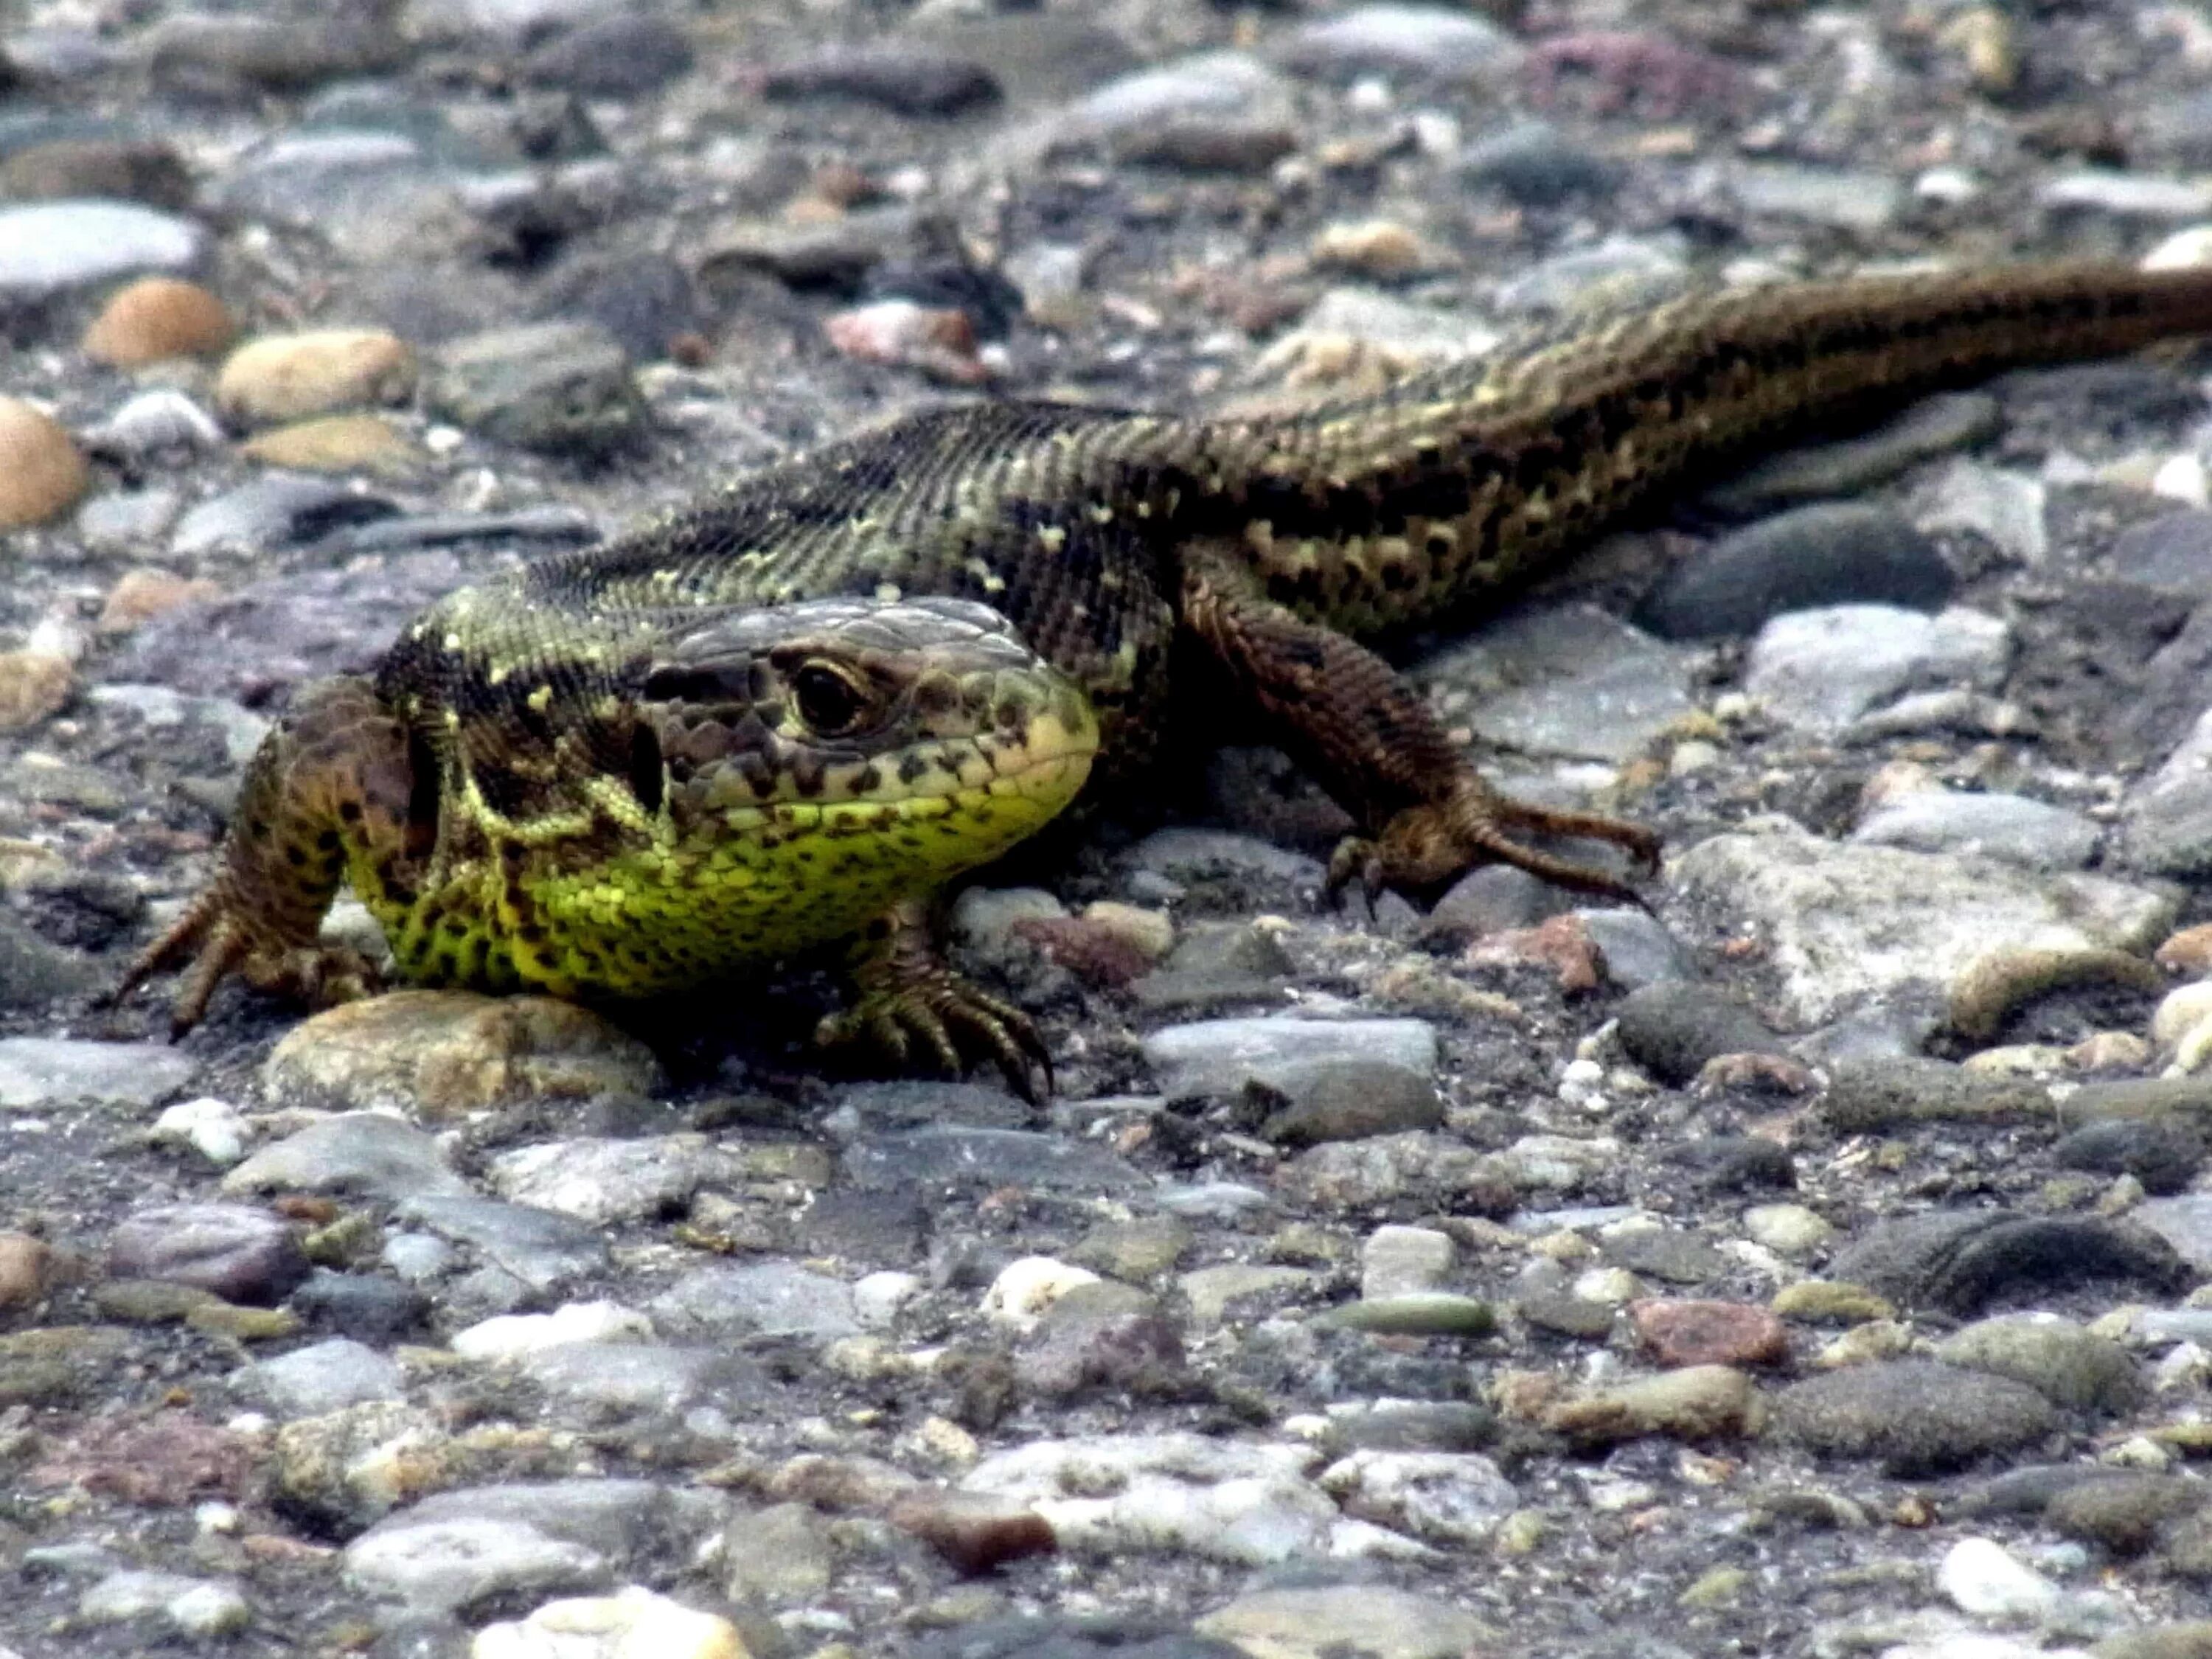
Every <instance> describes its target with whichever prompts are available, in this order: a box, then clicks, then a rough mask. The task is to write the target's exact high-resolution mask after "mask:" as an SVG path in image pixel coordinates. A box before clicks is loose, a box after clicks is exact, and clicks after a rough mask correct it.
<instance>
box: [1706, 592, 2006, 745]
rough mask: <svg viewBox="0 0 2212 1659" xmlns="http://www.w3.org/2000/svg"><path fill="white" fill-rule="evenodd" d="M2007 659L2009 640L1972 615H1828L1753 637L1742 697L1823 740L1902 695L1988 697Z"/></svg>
mask: <svg viewBox="0 0 2212 1659" xmlns="http://www.w3.org/2000/svg"><path fill="white" fill-rule="evenodd" d="M2010 655H2011V635H2010V632H2009V630H2008V629H2007V628H2006V627H2005V625H2004V624H2003V623H2001V622H1999V621H1997V620H1996V618H1995V617H1985V616H1983V615H1982V614H1981V613H1979V612H1978V611H1966V610H1961V609H1956V608H1954V609H1952V610H1948V611H1943V612H1942V613H1941V614H1939V615H1937V616H1935V617H1927V616H1923V615H1922V614H1921V613H1920V612H1918V611H1900V610H1899V609H1897V608H1896V607H1894V606H1893V605H1831V606H1829V607H1827V608H1826V609H1825V610H1819V611H1791V612H1790V613H1789V614H1787V615H1785V616H1781V617H1775V618H1774V619H1773V620H1772V621H1771V622H1769V623H1767V624H1766V625H1765V627H1764V628H1763V629H1760V630H1759V637H1758V638H1757V639H1756V640H1754V641H1753V642H1752V647H1751V655H1750V658H1749V659H1748V661H1747V664H1746V665H1745V671H1744V689H1745V690H1747V691H1748V692H1749V693H1750V694H1751V695H1752V696H1754V697H1757V698H1758V699H1759V701H1760V702H1761V703H1763V704H1764V705H1765V707H1766V708H1767V709H1768V710H1769V712H1771V714H1773V715H1774V716H1775V717H1776V718H1777V719H1778V720H1782V721H1783V722H1784V724H1786V725H1789V726H1796V727H1799V728H1801V729H1802V730H1805V731H1808V732H1814V733H1817V734H1821V735H1833V734H1834V733H1837V732H1841V731H1843V730H1844V727H1846V726H1849V725H1850V723H1851V722H1852V721H1853V720H1857V719H1858V718H1859V716H1860V715H1862V714H1865V713H1867V711H1868V710H1869V709H1871V708H1875V707H1876V706H1877V705H1878V704H1881V703H1883V702H1887V701H1888V700H1890V699H1891V698H1893V697H1894V696H1897V695H1898V694H1899V693H1900V692H1903V691H1906V690H1915V689H1917V688H1919V687H1922V686H1928V685H1937V686H1941V685H1948V684H1954V683H1956V682H1965V683H1966V684H1969V685H1972V686H1974V687H1977V688H1978V689H1981V690H1990V689H1991V688H1992V687H1994V686H1995V685H1996V683H1997V680H1998V678H1999V677H2000V676H2001V675H2002V673H2003V671H2004V668H2005V665H2006V663H2007V661H2008V659H2009V657H2010Z"/></svg>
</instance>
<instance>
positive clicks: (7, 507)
mask: <svg viewBox="0 0 2212 1659" xmlns="http://www.w3.org/2000/svg"><path fill="white" fill-rule="evenodd" d="M87 482H88V474H87V473H86V471H85V466H84V458H83V457H82V455H80V454H78V453H77V450H76V440H75V439H74V438H72V437H70V435H69V432H68V429H67V428H64V426H63V425H62V423H61V422H59V421H57V420H56V419H54V417H53V416H51V415H49V414H47V413H46V411H45V410H40V409H36V408H33V406H32V405H31V404H27V403H25V402H24V401H23V400H22V399H21V398H0V530H15V529H18V528H20V527H21V526H25V525H33V524H44V523H46V520H49V519H53V518H58V517H59V516H60V515H61V514H62V513H65V512H67V511H68V510H69V509H70V507H75V506H76V499H77V497H78V496H80V495H83V494H84V487H85V484H86V483H87Z"/></svg>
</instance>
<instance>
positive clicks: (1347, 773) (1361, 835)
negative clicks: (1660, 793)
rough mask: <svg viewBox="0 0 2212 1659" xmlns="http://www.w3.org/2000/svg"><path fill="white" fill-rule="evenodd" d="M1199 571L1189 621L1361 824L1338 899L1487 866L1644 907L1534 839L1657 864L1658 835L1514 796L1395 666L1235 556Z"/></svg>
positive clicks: (1343, 848)
mask: <svg viewBox="0 0 2212 1659" xmlns="http://www.w3.org/2000/svg"><path fill="white" fill-rule="evenodd" d="M1186 570H1187V574H1186V577H1185V581H1184V589H1183V605H1182V616H1183V623H1184V626H1185V627H1186V628H1187V629H1189V630H1190V632H1191V634H1192V635H1194V638H1195V639H1196V641H1198V642H1199V643H1200V645H1201V646H1202V647H1204V648H1205V649H1206V652H1207V653H1208V654H1209V655H1210V656H1211V657H1212V659H1214V660H1215V662H1217V663H1218V665H1219V666H1220V668H1221V669H1222V670H1223V671H1224V672H1225V674H1226V676H1227V678H1228V679H1229V681H1230V683H1231V685H1232V686H1233V687H1235V689H1236V690H1237V692H1238V693H1239V694H1240V695H1241V696H1243V698H1244V700H1245V701H1246V702H1249V704H1250V706H1251V707H1252V708H1254V710H1255V711H1256V712H1257V713H1258V714H1260V715H1261V718H1262V720H1264V722H1265V724H1266V726H1267V728H1268V729H1269V732H1270V735H1271V736H1273V738H1274V739H1275V740H1276V741H1278V742H1279V743H1280V744H1282V745H1283V747H1284V748H1285V749H1286V750H1289V751H1290V752H1291V755H1292V757H1294V758H1296V759H1297V761H1298V762H1299V763H1301V764H1302V765H1304V767H1305V768H1306V769H1308V770H1310V772H1311V773H1312V774H1313V775H1315V776H1316V778H1317V779H1318V780H1319V781H1320V782H1321V784H1322V787H1324V788H1325V789H1327V790H1328V793H1329V794H1330V795H1331V796H1332V797H1333V798H1334V799H1335V800H1336V802H1337V804H1338V805H1340V806H1342V807H1343V808H1344V809H1345V810H1346V811H1348V812H1349V813H1351V814H1352V817H1353V819H1354V820H1355V821H1356V822H1357V823H1358V825H1359V829H1358V832H1356V833H1355V834H1353V835H1352V836H1349V837H1347V838H1346V840H1345V842H1343V843H1342V844H1341V845H1340V846H1339V847H1338V848H1337V849H1336V854H1335V856H1334V858H1333V859H1332V860H1330V865H1329V878H1328V891H1329V893H1330V895H1331V896H1334V895H1335V894H1336V893H1337V892H1339V891H1340V890H1342V889H1343V888H1344V887H1345V886H1346V885H1348V884H1350V883H1352V881H1354V880H1355V879H1356V880H1358V882H1359V883H1360V884H1361V886H1362V887H1363V888H1364V890H1365V891H1366V892H1367V894H1368V896H1370V898H1372V897H1373V896H1376V894H1378V893H1380V892H1381V891H1382V890H1383V889H1384V888H1386V887H1390V888H1397V889H1401V890H1407V891H1410V892H1413V893H1416V894H1426V893H1433V892H1435V891H1437V890H1439V889H1441V888H1443V886H1445V885H1446V884H1449V882H1451V881H1453V880H1454V879H1455V878H1458V877H1459V876H1462V875H1463V874H1465V873H1466V872H1468V870H1470V869H1472V868H1474V866H1478V865H1482V864H1510V865H1512V866H1516V867H1517V868H1519V869H1522V870H1526V871H1528V872H1529V873H1530V874H1531V875H1534V876H1538V877H1541V878H1543V879H1544V880H1546V881H1548V882H1552V883H1553V884H1557V885H1559V886H1561V887H1565V888H1568V889H1571V890H1574V891H1577V892H1584V893H1592V894H1597V895H1600V896H1604V897H1607V898H1614V899H1621V900H1625V901H1626V902H1630V903H1633V904H1642V903H1643V902H1644V900H1643V899H1642V897H1641V896H1639V895H1638V893H1637V891H1636V890H1635V889H1634V888H1632V886H1630V885H1629V884H1628V883H1626V881H1623V880H1621V879H1620V878H1619V877H1617V876H1615V875H1613V873H1611V872H1609V871H1607V870H1604V869H1601V868H1599V867H1598V866H1595V865H1588V864H1579V863H1576V862H1574V861H1572V860H1568V859H1565V858H1561V857H1559V856H1558V855H1556V854H1553V853H1550V852H1547V851H1546V850H1544V849H1543V848H1540V847H1535V846H1531V845H1529V844H1528V842H1526V841H1524V840H1522V839H1521V838H1520V836H1525V835H1535V836H1567V837H1570V838H1572V839H1576V840H1583V841H1598V842H1608V843H1610V844H1612V845H1613V846H1617V847H1620V848H1624V849H1625V850H1626V852H1627V853H1628V854H1630V856H1631V858H1632V860H1633V861H1634V862H1635V863H1636V864H1637V865H1638V866H1639V867H1641V868H1644V869H1646V870H1649V869H1650V868H1652V867H1654V866H1656V864H1657V862H1658V854H1659V838H1658V836H1656V835H1655V834H1653V833H1652V832H1651V831H1650V829H1645V828H1644V826H1643V825H1641V824H1638V823H1630V822H1627V821H1626V820H1623V819H1620V818H1611V817H1603V816H1601V815H1599V814H1596V813H1592V812H1574V811H1561V810H1557V809H1553V808H1551V807H1546V806H1539V805H1534V804H1533V803H1531V802H1527V801H1520V800H1516V799H1513V798H1512V797H1510V796H1509V795H1505V794H1504V793H1500V792H1499V791H1498V790H1496V789H1494V788H1492V787H1491V786H1490V785H1489V784H1488V783H1486V782H1485V781H1483V779H1482V777H1481V776H1480V775H1479V774H1478V773H1477V772H1476V771H1475V770H1474V767H1473V766H1472V765H1470V764H1469V763H1468V759H1467V757H1466V756H1465V755H1463V754H1462V753H1461V751H1460V750H1459V748H1458V746H1457V745H1456V744H1454V743H1453V742H1452V741H1451V738H1450V737H1449V734H1448V733H1447V732H1445V731H1444V729H1443V726H1442V724H1441V723H1440V722H1439V721H1438V720H1437V717H1436V715H1435V714H1433V713H1432V712H1431V710H1430V708H1429V706H1428V703H1427V702H1426V701H1425V699H1424V698H1423V697H1422V696H1421V695H1420V693H1419V691H1417V690H1414V688H1413V686H1411V685H1409V684H1407V682H1406V681H1405V680H1404V679H1403V678H1401V676H1400V675H1399V674H1398V673H1397V671H1395V669H1393V668H1392V667H1391V666H1390V665H1389V664H1388V663H1387V662H1385V661H1383V659H1382V658H1380V657H1378V656H1376V654H1375V653H1373V652H1371V651H1370V650H1368V649H1367V648H1366V647H1364V646H1363V645H1360V644H1359V643H1358V642H1357V641H1354V640H1352V639H1350V638H1348V637H1347V636H1346V635H1342V634H1340V633H1338V632H1337V631H1336V630H1335V629H1331V628H1328V627H1326V626H1324V625H1322V624H1321V623H1313V622H1309V621H1307V620H1305V619H1304V617H1300V616H1298V615H1297V613H1295V612H1294V611H1291V610H1290V609H1289V608H1288V607H1287V606H1285V605H1279V604H1277V603H1276V602H1274V601H1273V600H1272V599H1267V598H1266V597H1265V596H1264V595H1262V594H1261V593H1259V592H1256V591H1255V583H1254V581H1253V579H1252V577H1251V574H1250V573H1249V570H1246V569H1243V568H1238V567H1237V566H1236V565H1235V564H1234V563H1232V562H1231V561H1229V560H1227V559H1207V558H1204V557H1202V556H1200V557H1195V558H1193V559H1192V560H1190V561H1189V562H1188V564H1187V566H1186ZM1516 832H1517V833H1516Z"/></svg>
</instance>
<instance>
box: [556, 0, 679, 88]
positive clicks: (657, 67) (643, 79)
mask: <svg viewBox="0 0 2212 1659" xmlns="http://www.w3.org/2000/svg"><path fill="white" fill-rule="evenodd" d="M691 63H692V51H691V41H690V37H689V36H688V35H686V34H685V33H684V31H683V30H682V29H681V28H679V27H678V26H677V25H676V24H675V23H674V22H672V21H670V20H669V19H667V18H665V17H660V16H656V15H653V14H652V13H649V12H648V13H643V14H639V15H629V14H625V13H622V12H617V13H615V14H613V15H610V16H605V17H593V18H590V19H587V20H586V21H583V22H581V23H579V24H578V25H577V26H576V27H574V28H572V29H568V30H565V31H563V32H562V33H559V34H556V35H555V36H554V37H553V39H551V40H548V41H546V42H545V43H544V45H542V46H538V47H535V48H534V49H532V51H531V52H529V53H528V55H526V57H525V58H523V60H522V64H521V70H522V76H523V79H525V80H526V81H528V82H530V83H531V84H532V85H533V86H542V87H560V88H563V89H564V90H566V91H569V92H574V93H580V94H583V95H584V96H586V97H589V98H634V97H636V96H638V95H640V94H644V93H648V92H652V91H654V90H655V89H657V88H660V87H662V86H665V85H666V84H667V83H668V82H671V81H673V80H675V79H676V78H677V77H678V76H681V75H684V74H685V73H687V72H689V70H690V68H691Z"/></svg>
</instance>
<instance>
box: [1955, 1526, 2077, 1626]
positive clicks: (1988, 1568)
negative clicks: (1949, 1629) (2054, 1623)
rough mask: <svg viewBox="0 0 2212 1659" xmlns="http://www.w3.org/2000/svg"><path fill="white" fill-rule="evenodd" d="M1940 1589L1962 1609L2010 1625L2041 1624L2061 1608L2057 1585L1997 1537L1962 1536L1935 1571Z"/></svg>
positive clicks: (1974, 1615) (1982, 1617)
mask: <svg viewBox="0 0 2212 1659" xmlns="http://www.w3.org/2000/svg"><path fill="white" fill-rule="evenodd" d="M1936 1588H1937V1589H1941V1590H1942V1592H1943V1594H1944V1595H1947V1596H1948V1597H1949V1598H1950V1599H1951V1602H1952V1605H1953V1606H1954V1607H1957V1608H1958V1609H1959V1611H1960V1612H1961V1613H1970V1614H1972V1616H1973V1617H1975V1618H1977V1619H1988V1620H1995V1621H1996V1622H1998V1623H2002V1624H2007V1625H2039V1624H2042V1623H2045V1621H2047V1620H2049V1619H2050V1618H2051V1615H2052V1614H2053V1613H2056V1612H2057V1607H2058V1601H2059V1590H2058V1586H2057V1585H2056V1584H2054V1583H2051V1581H2050V1580H2049V1579H2047V1578H2045V1577H2044V1576H2043V1575H2042V1574H2041V1573H2039V1572H2037V1571H2034V1570H2033V1569H2032V1568H2030V1567H2028V1566H2027V1565H2024V1564H2022V1563H2021V1562H2020V1561H2018V1560H2015V1559H2014V1558H2013V1557H2012V1556H2011V1555H2009V1554H2008V1553H2006V1552H2005V1549H2004V1547H2003V1546H2002V1545H2001V1544H1999V1543H1997V1542H1996V1541H1995V1540H1993V1539H1988V1538H1961V1539H1960V1541H1958V1542H1957V1543H1955V1544H1954V1545H1952V1546H1951V1547H1950V1549H1949V1550H1948V1551H1947V1552H1946V1553H1944V1556H1943V1565H1942V1566H1940V1567H1938V1568H1937V1569H1936Z"/></svg>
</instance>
